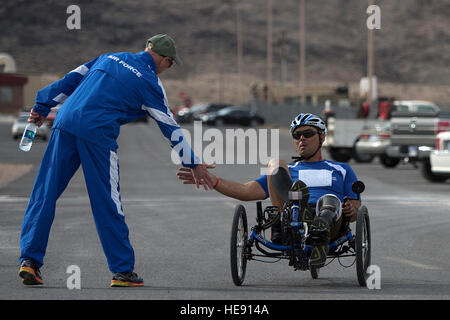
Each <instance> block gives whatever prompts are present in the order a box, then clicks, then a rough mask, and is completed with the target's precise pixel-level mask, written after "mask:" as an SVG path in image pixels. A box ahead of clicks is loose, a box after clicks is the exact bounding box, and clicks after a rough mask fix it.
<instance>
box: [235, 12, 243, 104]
mask: <svg viewBox="0 0 450 320" xmlns="http://www.w3.org/2000/svg"><path fill="white" fill-rule="evenodd" d="M236 38H237V39H236V40H237V65H238V90H237V94H238V100H239V103H242V65H243V63H242V60H243V49H242V19H241V7H240V4H239V3H237V5H236Z"/></svg>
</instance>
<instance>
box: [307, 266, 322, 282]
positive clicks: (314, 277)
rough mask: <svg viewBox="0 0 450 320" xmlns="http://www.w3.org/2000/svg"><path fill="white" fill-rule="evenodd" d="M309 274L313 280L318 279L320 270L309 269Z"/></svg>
mask: <svg viewBox="0 0 450 320" xmlns="http://www.w3.org/2000/svg"><path fill="white" fill-rule="evenodd" d="M309 272H310V273H311V277H312V278H313V279H318V278H319V273H320V268H314V267H311V266H310V267H309Z"/></svg>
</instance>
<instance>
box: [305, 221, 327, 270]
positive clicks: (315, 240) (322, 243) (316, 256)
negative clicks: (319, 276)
mask: <svg viewBox="0 0 450 320" xmlns="http://www.w3.org/2000/svg"><path fill="white" fill-rule="evenodd" d="M308 242H309V243H310V244H311V246H312V248H311V256H310V258H309V263H310V265H311V266H312V267H315V268H321V267H323V266H324V265H325V261H326V260H327V254H328V244H329V243H330V227H329V225H328V223H327V222H326V221H325V220H323V219H322V218H320V217H316V218H315V219H314V221H313V222H312V223H311V226H310V232H309V239H308Z"/></svg>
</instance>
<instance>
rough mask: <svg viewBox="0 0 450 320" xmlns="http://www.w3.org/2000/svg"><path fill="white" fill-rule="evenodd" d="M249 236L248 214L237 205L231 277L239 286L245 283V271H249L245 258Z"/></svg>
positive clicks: (231, 253)
mask: <svg viewBox="0 0 450 320" xmlns="http://www.w3.org/2000/svg"><path fill="white" fill-rule="evenodd" d="M247 236H248V227H247V214H246V213H245V208H244V207H243V206H242V205H237V206H236V208H235V210H234V217H233V224H232V226H231V241H230V261H231V276H232V278H233V282H234V284H235V285H237V286H240V285H242V283H243V282H244V278H245V270H246V269H247V258H246V256H245V253H246V250H245V246H246V244H247Z"/></svg>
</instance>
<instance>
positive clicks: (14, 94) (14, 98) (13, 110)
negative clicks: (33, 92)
mask: <svg viewBox="0 0 450 320" xmlns="http://www.w3.org/2000/svg"><path fill="white" fill-rule="evenodd" d="M27 82H28V77H27V76H23V75H19V74H14V73H0V113H2V114H18V113H19V112H20V111H21V110H23V108H24V106H25V104H24V86H25V84H26V83H27Z"/></svg>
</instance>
